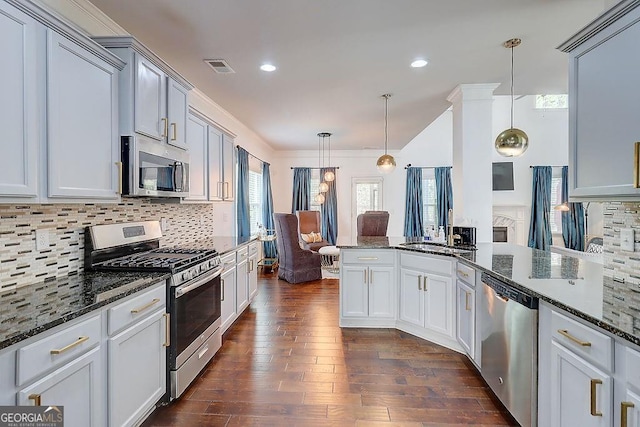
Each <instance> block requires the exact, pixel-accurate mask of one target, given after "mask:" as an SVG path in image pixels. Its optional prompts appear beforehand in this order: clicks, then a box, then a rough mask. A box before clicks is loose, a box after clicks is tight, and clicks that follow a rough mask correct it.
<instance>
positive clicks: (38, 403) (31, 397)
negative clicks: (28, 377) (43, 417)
mask: <svg viewBox="0 0 640 427" xmlns="http://www.w3.org/2000/svg"><path fill="white" fill-rule="evenodd" d="M29 400H33V405H34V406H42V396H40V395H39V394H36V393H33V394H30V395H29Z"/></svg>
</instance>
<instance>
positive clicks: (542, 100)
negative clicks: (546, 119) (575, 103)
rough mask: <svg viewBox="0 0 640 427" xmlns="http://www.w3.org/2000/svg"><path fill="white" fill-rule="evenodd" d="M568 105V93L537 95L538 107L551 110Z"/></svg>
mask: <svg viewBox="0 0 640 427" xmlns="http://www.w3.org/2000/svg"><path fill="white" fill-rule="evenodd" d="M568 107H569V96H568V95H536V108H538V109H545V110H550V109H558V108H568Z"/></svg>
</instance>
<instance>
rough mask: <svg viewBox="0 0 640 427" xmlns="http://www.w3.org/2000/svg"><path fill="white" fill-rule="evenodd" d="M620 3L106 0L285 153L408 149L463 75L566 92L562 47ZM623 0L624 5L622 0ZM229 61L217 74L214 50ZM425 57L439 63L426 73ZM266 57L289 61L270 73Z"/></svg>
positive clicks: (137, 32) (120, 19) (467, 79)
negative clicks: (511, 44) (414, 64)
mask: <svg viewBox="0 0 640 427" xmlns="http://www.w3.org/2000/svg"><path fill="white" fill-rule="evenodd" d="M605 1H607V0H180V1H178V0H135V1H132V0H92V2H93V3H94V4H95V5H96V6H98V7H99V8H100V9H101V10H102V11H104V12H105V13H106V14H107V15H109V16H110V17H111V18H112V19H114V20H115V21H116V22H117V23H118V24H120V25H121V26H122V27H123V28H125V29H126V30H127V31H128V32H130V33H131V34H133V35H134V36H136V37H137V38H138V39H139V40H140V41H142V42H143V43H144V44H145V45H147V46H148V47H149V48H150V49H151V50H153V51H155V52H156V53H157V54H158V55H159V56H160V57H162V58H163V59H164V60H165V61H167V62H168V63H170V64H171V65H172V66H173V67H174V68H175V69H176V70H177V71H178V72H180V73H181V74H182V75H184V76H185V77H186V78H187V79H188V80H189V81H191V82H192V83H193V84H195V85H196V87H198V88H199V89H200V90H202V91H203V92H204V93H205V94H207V95H208V96H209V97H210V98H211V99H213V100H214V101H215V102H217V103H218V104H220V105H221V106H222V107H224V108H225V109H226V110H228V111H229V112H230V113H231V114H233V115H234V116H235V117H237V118H238V119H239V120H240V121H242V122H243V123H244V124H245V125H247V126H248V127H250V128H251V129H253V130H254V131H255V132H256V133H257V134H258V135H260V136H261V137H262V138H263V139H264V140H265V141H266V142H267V143H269V144H270V145H271V146H273V147H274V148H276V149H314V148H315V147H317V143H318V138H317V136H316V134H317V133H318V132H321V131H326V132H332V133H333V136H332V138H331V142H332V148H334V149H361V148H365V147H367V148H381V147H383V145H384V100H383V99H382V98H381V97H380V96H381V95H382V94H384V93H392V94H393V96H392V97H391V99H390V100H389V148H390V149H392V148H401V147H403V146H404V145H405V144H407V143H408V142H409V141H410V140H411V139H412V138H413V137H415V136H416V135H417V134H418V133H420V131H422V130H423V129H424V128H425V127H426V126H428V125H429V123H431V122H432V121H433V120H434V119H435V118H437V117H438V116H439V115H440V114H441V113H442V112H443V111H444V110H445V109H446V108H448V107H449V103H448V102H447V100H446V97H447V95H448V94H449V93H450V92H451V91H452V90H453V89H454V88H455V87H456V86H457V85H458V84H461V83H502V84H501V86H500V87H499V88H498V89H497V90H496V94H509V82H510V63H511V62H510V61H511V53H510V50H509V49H506V48H504V47H502V43H503V42H504V41H506V40H508V39H510V38H513V37H519V38H521V39H522V45H521V46H520V47H517V48H515V50H514V57H515V60H514V61H515V92H516V95H523V94H536V93H547V94H554V93H566V90H567V56H566V54H563V53H562V52H560V51H558V50H556V49H555V48H556V46H558V45H559V44H560V43H561V42H563V41H564V40H566V39H567V38H568V37H570V36H571V35H572V34H573V33H574V32H576V31H577V30H578V29H580V28H581V27H582V26H584V25H585V24H587V23H588V22H589V21H591V20H592V19H594V18H595V17H596V16H597V15H598V14H600V13H601V12H602V11H603V10H604V4H605ZM609 3H610V1H609ZM205 58H207V59H214V58H215V59H220V58H222V59H225V60H226V61H227V62H228V63H229V65H230V66H231V67H232V68H233V69H234V70H235V71H236V73H235V74H227V75H223V74H215V73H214V72H213V70H212V69H211V68H210V67H209V66H208V65H206V64H205V63H204V62H203V59H205ZM416 58H426V59H428V60H429V65H427V67H425V68H421V69H414V68H411V67H410V66H409V64H410V63H411V61H413V60H414V59H416ZM264 62H271V63H273V64H274V65H276V66H277V67H278V70H277V71H275V72H273V73H265V72H263V71H260V70H259V69H258V67H259V66H260V65H261V64H262V63H264Z"/></svg>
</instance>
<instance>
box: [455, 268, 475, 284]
mask: <svg viewBox="0 0 640 427" xmlns="http://www.w3.org/2000/svg"><path fill="white" fill-rule="evenodd" d="M456 273H457V275H458V279H460V280H462V281H463V282H465V283H466V284H468V285H471V286H472V287H475V286H476V271H475V270H474V269H473V268H471V267H469V266H468V265H464V264H462V263H461V262H459V263H458V265H457V266H456Z"/></svg>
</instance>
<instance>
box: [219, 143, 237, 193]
mask: <svg viewBox="0 0 640 427" xmlns="http://www.w3.org/2000/svg"><path fill="white" fill-rule="evenodd" d="M233 144H234V141H233V138H231V137H230V136H229V135H223V138H222V173H223V176H222V185H223V188H222V195H223V198H224V200H228V201H233V200H234V198H235V191H236V189H235V176H236V161H235V160H236V149H235V147H234V146H233Z"/></svg>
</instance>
